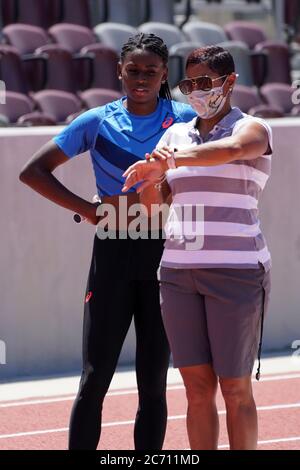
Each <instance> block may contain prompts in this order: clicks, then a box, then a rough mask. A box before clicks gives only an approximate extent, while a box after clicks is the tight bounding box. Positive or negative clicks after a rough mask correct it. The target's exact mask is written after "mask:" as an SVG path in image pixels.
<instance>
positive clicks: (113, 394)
mask: <svg viewBox="0 0 300 470" xmlns="http://www.w3.org/2000/svg"><path fill="white" fill-rule="evenodd" d="M298 378H300V374H287V375H273V376H271V377H263V378H261V379H260V382H269V381H273V380H288V379H298ZM252 382H254V383H257V380H256V379H253V380H252ZM167 390H168V391H172V390H184V386H183V385H170V386H169V387H168V388H167ZM137 393H138V392H137V390H136V389H132V390H121V391H117V392H108V393H107V394H106V396H107V397H117V396H122V395H137ZM75 397H76V395H67V396H62V397H57V398H45V399H43V398H41V399H39V400H26V401H14V402H5V403H0V408H11V407H14V406H29V405H41V404H47V403H59V402H61V401H72V400H74V399H75Z"/></svg>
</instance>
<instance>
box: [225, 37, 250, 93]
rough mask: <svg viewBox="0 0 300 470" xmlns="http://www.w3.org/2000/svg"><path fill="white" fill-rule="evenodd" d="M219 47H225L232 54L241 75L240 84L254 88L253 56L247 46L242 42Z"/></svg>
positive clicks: (226, 43) (228, 43) (228, 42)
mask: <svg viewBox="0 0 300 470" xmlns="http://www.w3.org/2000/svg"><path fill="white" fill-rule="evenodd" d="M218 46H221V47H223V48H224V49H226V50H228V51H229V52H230V53H231V55H232V57H233V60H234V63H235V69H236V72H237V73H238V74H239V77H238V84H239V85H246V86H250V87H251V86H253V85H254V77H253V70H252V62H251V55H250V50H249V49H248V47H247V46H246V44H244V43H243V42H240V41H226V42H221V43H219V44H218Z"/></svg>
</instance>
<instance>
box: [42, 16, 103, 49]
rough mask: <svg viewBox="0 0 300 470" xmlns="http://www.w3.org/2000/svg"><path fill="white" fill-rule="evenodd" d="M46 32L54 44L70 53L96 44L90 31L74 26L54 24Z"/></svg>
mask: <svg viewBox="0 0 300 470" xmlns="http://www.w3.org/2000/svg"><path fill="white" fill-rule="evenodd" d="M48 32H49V35H50V36H51V38H52V39H53V40H54V42H56V43H58V44H60V45H61V46H62V47H64V48H65V49H68V51H70V52H72V53H75V52H79V51H80V49H82V48H83V47H85V46H87V45H89V44H93V43H96V42H97V40H98V38H97V36H96V35H95V34H94V32H93V31H92V30H91V29H89V28H87V27H86V26H81V25H76V24H69V23H60V24H56V25H54V26H52V27H51V28H50V29H49V31H48Z"/></svg>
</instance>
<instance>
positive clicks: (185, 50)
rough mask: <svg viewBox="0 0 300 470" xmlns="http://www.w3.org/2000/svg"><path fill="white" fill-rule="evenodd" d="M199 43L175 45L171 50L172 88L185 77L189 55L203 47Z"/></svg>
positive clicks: (170, 79)
mask: <svg viewBox="0 0 300 470" xmlns="http://www.w3.org/2000/svg"><path fill="white" fill-rule="evenodd" d="M201 46H202V44H201V43H198V42H181V43H179V44H174V46H171V47H170V49H169V83H170V85H171V87H174V86H176V85H177V84H178V82H179V80H181V79H182V78H184V76H185V64H186V59H187V57H188V55H189V54H190V53H191V52H192V51H194V50H195V49H198V48H199V47H201Z"/></svg>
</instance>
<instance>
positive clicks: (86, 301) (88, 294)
mask: <svg viewBox="0 0 300 470" xmlns="http://www.w3.org/2000/svg"><path fill="white" fill-rule="evenodd" d="M92 295H93V293H92V292H91V291H90V292H88V293H87V295H86V298H85V303H86V304H87V303H88V301H89V300H90V298H91V297H92Z"/></svg>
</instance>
